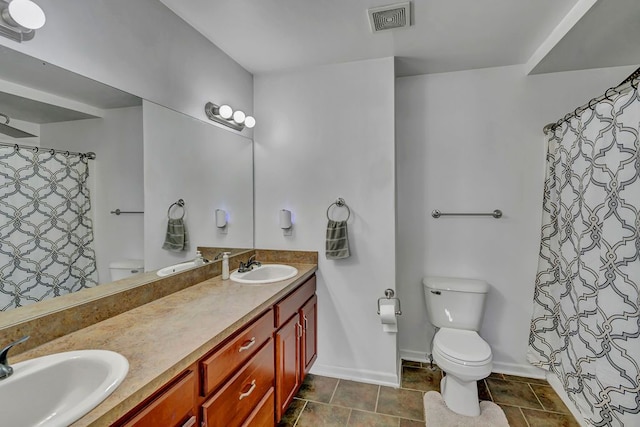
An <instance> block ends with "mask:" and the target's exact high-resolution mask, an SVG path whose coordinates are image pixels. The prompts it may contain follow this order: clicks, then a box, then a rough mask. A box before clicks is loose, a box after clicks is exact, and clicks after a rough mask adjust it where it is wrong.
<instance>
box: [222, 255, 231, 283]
mask: <svg viewBox="0 0 640 427" xmlns="http://www.w3.org/2000/svg"><path fill="white" fill-rule="evenodd" d="M229 255H231V252H225V253H223V254H222V280H227V279H228V278H229Z"/></svg>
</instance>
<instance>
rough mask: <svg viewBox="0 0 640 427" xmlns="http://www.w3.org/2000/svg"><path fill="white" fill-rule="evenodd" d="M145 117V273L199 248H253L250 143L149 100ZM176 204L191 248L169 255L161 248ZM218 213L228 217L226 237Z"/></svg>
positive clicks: (145, 102)
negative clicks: (180, 205) (182, 206)
mask: <svg viewBox="0 0 640 427" xmlns="http://www.w3.org/2000/svg"><path fill="white" fill-rule="evenodd" d="M143 115H144V178H145V181H144V209H145V215H144V219H145V221H144V235H145V239H144V240H145V242H144V248H145V249H144V251H145V252H144V253H145V269H146V270H147V271H148V270H155V269H157V268H160V267H164V266H167V265H172V264H176V263H179V262H183V261H185V260H191V259H193V258H194V257H195V253H196V247H197V246H215V247H235V248H251V247H253V171H252V169H253V163H252V156H253V150H252V145H253V144H252V141H251V139H249V138H244V137H242V136H239V135H236V134H233V133H231V132H227V131H225V130H223V129H220V128H219V127H217V126H214V125H213V124H212V123H211V122H210V121H206V122H204V121H200V120H197V119H194V118H193V117H189V116H186V115H184V114H181V113H178V112H175V111H172V110H169V109H168V108H165V107H162V106H160V105H157V104H154V103H152V102H148V101H143ZM178 199H183V200H184V202H185V216H184V220H185V222H186V225H187V231H188V233H189V242H190V244H189V246H188V248H187V250H185V251H183V252H169V251H167V250H164V249H162V244H163V242H164V237H165V233H166V230H167V209H168V208H169V206H170V205H171V204H172V203H174V202H176V201H177V200H178ZM216 209H224V210H225V211H226V212H227V215H228V225H227V234H221V233H220V232H219V230H218V229H217V228H216V226H215V210H216ZM181 212H182V210H181V209H175V210H172V213H173V214H174V215H175V216H177V215H178V214H180V213H181Z"/></svg>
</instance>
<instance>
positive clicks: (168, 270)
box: [156, 261, 196, 277]
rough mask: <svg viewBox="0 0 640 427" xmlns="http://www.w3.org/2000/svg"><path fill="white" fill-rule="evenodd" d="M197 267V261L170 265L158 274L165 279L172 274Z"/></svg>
mask: <svg viewBox="0 0 640 427" xmlns="http://www.w3.org/2000/svg"><path fill="white" fill-rule="evenodd" d="M195 266H196V263H195V261H187V262H183V263H180V264H175V265H170V266H168V267H164V268H161V269H160V270H158V271H157V272H156V274H157V275H158V276H160V277H165V276H168V275H170V274H175V273H180V272H182V271H185V270H188V269H190V268H193V267H195Z"/></svg>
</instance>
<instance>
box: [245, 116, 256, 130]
mask: <svg viewBox="0 0 640 427" xmlns="http://www.w3.org/2000/svg"><path fill="white" fill-rule="evenodd" d="M244 125H245V126H246V127H248V128H249V129H251V128H252V127H254V126H255V125H256V119H254V118H253V117H252V116H247V117H245V118H244Z"/></svg>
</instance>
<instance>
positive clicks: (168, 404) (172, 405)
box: [123, 371, 196, 427]
mask: <svg viewBox="0 0 640 427" xmlns="http://www.w3.org/2000/svg"><path fill="white" fill-rule="evenodd" d="M195 399H196V375H195V374H194V373H193V372H192V371H189V373H187V374H186V375H185V376H184V377H183V378H182V379H180V380H178V382H177V383H175V384H174V385H172V386H171V387H169V388H168V389H167V390H165V391H164V392H163V393H162V394H160V396H158V397H157V398H156V399H154V400H153V401H152V402H151V403H150V404H149V405H147V406H146V407H144V408H143V409H142V410H141V411H140V412H139V413H138V414H137V415H136V416H135V417H133V418H132V419H131V420H129V421H128V422H126V423H125V424H123V427H134V426H135V427H157V426H167V427H170V426H178V425H182V424H181V423H182V422H183V421H186V420H187V419H188V415H193V407H194V406H195Z"/></svg>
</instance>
